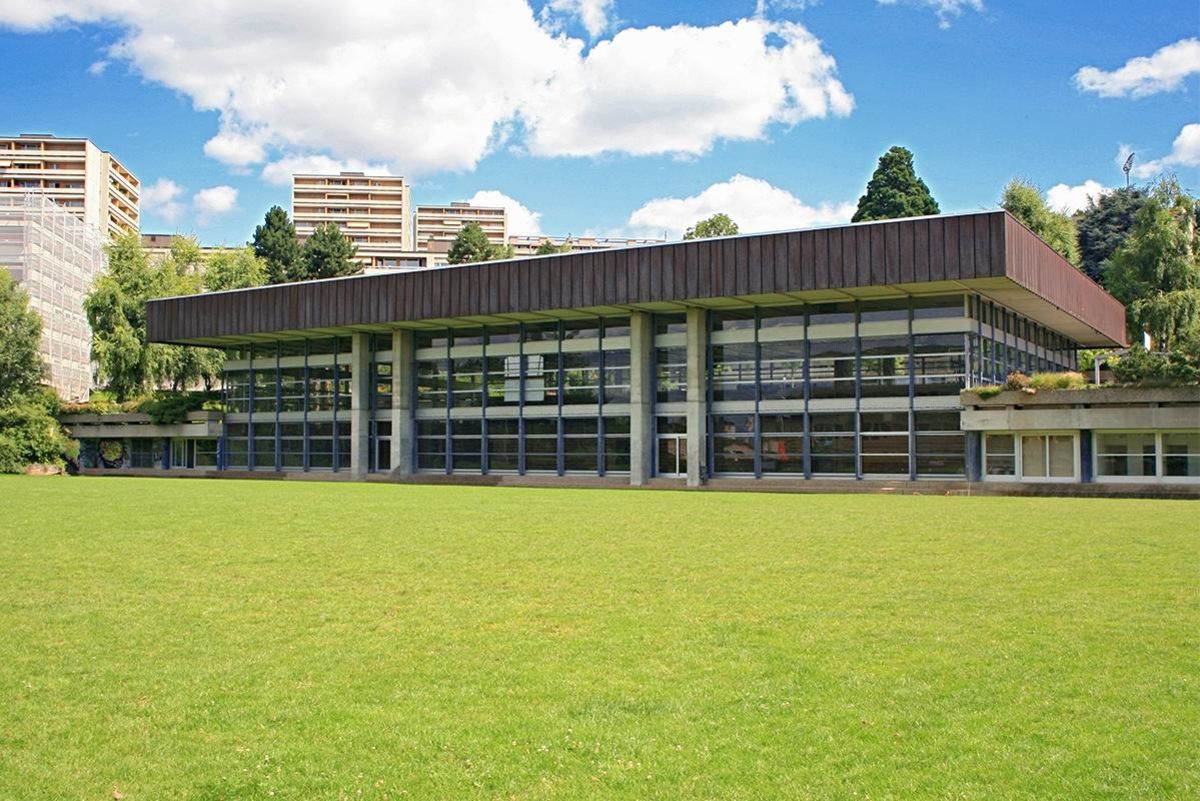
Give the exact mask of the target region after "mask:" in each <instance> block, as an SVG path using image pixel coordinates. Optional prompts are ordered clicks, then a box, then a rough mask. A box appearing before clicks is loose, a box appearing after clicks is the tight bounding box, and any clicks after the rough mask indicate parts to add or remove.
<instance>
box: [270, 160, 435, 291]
mask: <svg viewBox="0 0 1200 801" xmlns="http://www.w3.org/2000/svg"><path fill="white" fill-rule="evenodd" d="M411 195H412V192H411V188H410V187H409V186H408V184H407V183H405V181H404V179H403V178H401V177H398V176H393V175H365V174H364V173H361V172H341V173H338V174H337V175H307V174H306V175H293V176H292V219H293V221H294V222H295V224H296V235H297V236H298V237H299V239H300V241H301V242H303V241H304V240H306V239H308V237H309V236H311V235H312V232H313V231H314V230H316V227H317V226H318V225H320V224H321V223H334V224H335V225H337V226H338V228H340V229H341V231H342V233H343V234H345V235H346V236H347V237H349V239H350V241H351V242H353V243H354V244H355V246H356V247H357V248H358V253H357V256H356V258H355V260H356V261H358V262H360V263H362V264H363V265H364V267H366V269H367V271H370V272H374V271H384V270H403V269H415V268H420V267H427V266H430V264H431V259H430V258H429V256H428V255H427V254H424V253H417V252H415V250H414V247H413V232H412V220H411V214H412V205H411V204H412V198H411Z"/></svg>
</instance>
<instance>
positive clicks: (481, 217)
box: [415, 203, 508, 264]
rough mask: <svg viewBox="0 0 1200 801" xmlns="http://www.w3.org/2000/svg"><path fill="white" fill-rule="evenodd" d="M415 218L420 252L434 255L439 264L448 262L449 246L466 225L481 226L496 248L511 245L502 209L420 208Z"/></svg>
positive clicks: (462, 205) (458, 205)
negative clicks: (475, 224)
mask: <svg viewBox="0 0 1200 801" xmlns="http://www.w3.org/2000/svg"><path fill="white" fill-rule="evenodd" d="M416 218H417V222H416V226H415V228H416V237H417V243H416V244H417V250H420V251H424V252H426V253H432V254H434V258H435V259H436V260H437V262H438V263H439V264H445V263H446V254H447V253H448V252H449V251H450V245H452V244H453V243H454V238H455V237H456V236H458V232H459V231H460V230H462V227H463V226H464V225H466V224H467V223H472V222H473V223H479V227H480V228H482V229H483V233H484V235H485V236H486V237H487V240H488V242H490V243H491V244H493V245H495V246H497V247H504V246H505V245H506V244H508V212H507V211H506V210H505V209H504V207H503V206H472V205H471V204H470V203H450V204H449V205H443V206H417V214H416Z"/></svg>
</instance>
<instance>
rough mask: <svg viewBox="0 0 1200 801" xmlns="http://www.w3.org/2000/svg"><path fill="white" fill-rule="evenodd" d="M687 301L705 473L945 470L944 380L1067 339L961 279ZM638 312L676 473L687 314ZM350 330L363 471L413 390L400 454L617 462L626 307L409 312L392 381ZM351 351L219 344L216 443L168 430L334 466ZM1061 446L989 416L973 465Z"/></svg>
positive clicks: (347, 404)
mask: <svg viewBox="0 0 1200 801" xmlns="http://www.w3.org/2000/svg"><path fill="white" fill-rule="evenodd" d="M704 320H705V328H706V330H705V331H704V333H705V334H706V336H705V337H704V338H703V340H704V342H705V346H704V350H703V351H701V352H700V354H699V355H700V357H702V358H700V359H698V363H702V364H703V365H704V370H705V375H704V376H702V377H701V378H702V379H703V380H694V379H695V378H696V377H691V378H693V380H692V381H691V382H690V383H691V385H692V387H697V388H698V387H703V388H704V392H705V397H704V401H705V404H704V412H705V413H704V417H703V420H704V426H705V427H706V431H705V434H706V438H705V448H706V450H703V449H702V451H701V461H702V462H703V464H702V466H701V467H702V470H703V471H704V472H705V473H706V474H707V475H709V476H736V477H747V478H771V477H791V478H826V477H829V478H846V479H860V478H884V479H896V478H907V479H917V478H923V477H929V478H938V477H944V478H962V477H964V476H965V475H966V473H967V447H966V440H965V437H964V434H963V433H962V432H961V431H960V429H959V425H958V409H959V403H958V393H959V392H960V391H961V390H962V389H964V388H966V387H969V386H972V385H975V384H987V383H996V382H1001V381H1003V380H1004V379H1005V377H1006V375H1007V374H1008V373H1009V372H1012V371H1013V370H1018V369H1019V370H1023V371H1025V372H1036V371H1039V370H1054V369H1063V368H1067V367H1071V366H1072V365H1073V363H1074V358H1075V354H1074V351H1073V349H1072V345H1071V343H1070V342H1069V341H1068V340H1066V339H1065V338H1063V337H1061V336H1060V335H1058V334H1056V333H1054V332H1051V331H1048V330H1046V329H1043V328H1041V327H1039V326H1037V325H1035V324H1033V323H1032V322H1030V321H1028V320H1026V319H1024V318H1022V317H1021V316H1020V315H1018V314H1016V313H1015V312H1013V311H1011V310H1009V309H1006V308H1004V307H1001V306H998V305H996V304H994V303H991V302H989V301H986V300H984V299H982V298H979V297H977V296H971V295H966V294H950V295H940V296H932V297H911V298H901V299H886V300H876V301H854V302H831V303H818V304H806V305H803V304H793V305H770V306H741V307H739V308H736V309H719V310H717V309H714V310H710V311H707V312H705V314H704ZM648 330H649V331H650V332H651V336H652V341H651V342H647V343H645V348H646V352H647V354H648V358H649V359H650V360H651V367H650V373H649V376H650V378H651V380H652V386H650V387H648V388H646V394H645V395H644V396H643V397H646V398H647V402H648V403H649V404H650V406H651V409H652V411H651V416H652V420H653V426H652V428H651V431H650V432H649V437H650V439H651V441H650V442H649V443H647V445H646V447H647V448H648V449H649V450H650V451H651V452H652V453H653V471H654V473H655V474H657V475H662V476H681V475H686V474H687V471H688V448H687V445H688V433H687V415H688V408H687V405H688V404H687V402H688V392H689V375H688V341H689V332H688V328H687V316H686V315H685V314H684V313H682V312H676V313H659V314H654V315H653V316H652V319H651V320H650V328H649V329H648ZM366 341H367V342H368V347H369V351H370V352H369V354H366V359H365V363H367V364H368V365H369V369H370V371H371V373H370V376H369V379H368V380H367V381H366V382H365V386H366V389H365V390H364V392H365V394H366V395H367V398H368V404H369V413H368V415H367V419H368V430H367V443H368V447H367V453H366V455H365V456H364V459H365V464H367V466H368V469H369V470H370V471H373V472H388V471H390V470H391V469H393V467H395V465H394V464H393V462H394V459H395V456H394V451H393V439H394V436H395V434H396V432H394V431H393V430H392V429H393V425H394V418H393V415H394V411H393V409H394V408H396V407H397V406H401V407H405V408H411V410H412V411H411V414H412V416H413V431H412V452H411V463H412V465H413V469H414V470H415V471H417V472H426V473H444V474H468V475H471V474H474V475H478V474H489V473H501V474H502V473H514V474H551V475H567V474H578V475H593V476H594V475H608V474H618V475H620V474H627V473H628V472H629V471H630V466H631V458H632V457H631V452H632V448H631V440H630V431H631V420H630V412H631V405H630V403H631V400H633V399H632V398H631V393H632V389H633V383H634V382H633V376H632V373H631V365H632V363H633V360H632V359H631V350H630V347H631V326H630V320H629V318H628V317H623V316H611V317H602V316H592V317H582V316H581V317H578V318H573V319H566V320H539V321H528V322H521V323H516V322H513V323H503V324H495V325H492V324H489V325H474V326H467V327H453V328H450V327H447V328H427V329H421V330H415V331H413V332H412V335H411V342H412V347H413V350H412V352H411V353H410V354H406V355H405V359H408V358H411V360H412V364H411V371H410V372H408V373H407V374H408V375H409V378H408V380H407V381H406V383H405V385H403V386H402V385H400V382H398V381H397V380H396V376H395V375H393V369H394V359H393V356H394V354H393V353H392V342H393V338H392V334H390V333H380V334H370V335H368V336H367V337H366ZM351 351H352V340H351V338H350V337H345V336H343V337H321V338H312V339H301V340H290V341H283V342H265V343H254V344H252V345H246V346H241V347H237V348H232V349H230V350H229V352H228V354H227V361H226V364H225V371H224V376H223V385H222V386H223V397H224V402H225V406H226V409H227V414H226V419H225V428H224V432H225V434H224V437H223V438H222V439H221V440H220V441H219V442H218V443H217V445H216V447H215V448H198V447H196V446H180V448H181V450H180V451H179V454H180V455H179V458H180V459H181V460H183V461H184V462H185V463H188V464H191V465H194V466H201V465H208V464H210V463H212V464H215V465H217V466H219V467H220V468H222V469H231V470H275V471H343V470H348V469H350V467H351V463H350V457H351V454H350V439H351V437H350V433H351V432H350V426H351V400H352V399H351V385H352V383H354V382H352V378H354V376H352V374H351V369H352V364H353V363H355V362H354V359H353V354H352V352H351ZM358 363H360V364H361V363H363V362H362V361H360V362H358ZM363 383H364V382H362V381H359V382H358V384H359V385H362V384H363ZM693 391H694V390H693ZM400 400H403V401H404V402H403V403H399V401H400ZM358 408H360V409H361V407H358ZM1181 436H1185V435H1181ZM1036 437H1040V438H1038V439H1036V441H1035V438H1036ZM1181 443H1182V444H1181ZM189 447H190V449H189ZM1106 447H1107V445H1106ZM1153 448H1154V456H1153V461H1154V466H1155V470H1158V471H1161V472H1162V473H1163V474H1167V473H1168V471H1174V472H1176V473H1184V474H1189V475H1190V474H1191V473H1190V472H1189V471H1195V470H1197V461H1196V459H1197V457H1196V455H1195V449H1194V448H1193V447H1192V443H1191V442H1190V441H1185V440H1180V441H1179V442H1176V441H1175V440H1172V441H1171V443H1168V442H1167V441H1166V440H1165V439H1157V440H1155V442H1154V445H1153ZM1077 451H1078V447H1077V444H1076V442H1075V440H1074V439H1072V438H1071V437H1070V435H1067V436H1066V438H1065V439H1064V438H1063V437H1061V436H1057V435H1053V434H1042V435H1032V434H1031V435H1027V436H1026V435H1020V434H1018V435H1015V436H1014V435H1001V436H995V437H993V436H989V437H988V445H987V449H986V453H987V457H986V460H985V464H984V470H985V472H986V473H987V474H988V475H990V476H995V477H1004V476H1009V477H1014V478H1015V477H1017V476H1021V475H1027V476H1030V477H1038V476H1044V477H1046V478H1058V477H1066V476H1067V475H1075V474H1076V473H1077V463H1078V456H1077ZM1120 454H1121V451H1120V450H1119V448H1118V446H1117V442H1116V441H1115V440H1114V441H1112V443H1111V448H1110V449H1109V450H1107V451H1100V450H1097V458H1098V459H1101V460H1102V461H1103V463H1104V465H1106V467H1105V468H1104V469H1105V470H1112V471H1117V470H1119V469H1124V470H1126V471H1129V470H1133V469H1134V468H1132V467H1129V464H1130V463H1129V462H1128V459H1127V460H1126V463H1125V466H1124V467H1121V464H1122V463H1121V462H1120V459H1121V458H1122V457H1121V455H1120ZM144 458H145V457H144V456H143V455H139V456H138V459H139V460H144ZM693 458H694V455H693ZM406 459H407V457H406ZM1105 460H1106V461H1105ZM1142 464H1143V469H1144V467H1145V465H1147V464H1149V463H1148V462H1145V460H1144V458H1143V462H1142ZM692 467H693V468H694V467H695V465H692ZM1097 474H1100V470H1099V469H1097ZM1108 474H1109V473H1105V475H1108ZM1111 474H1112V475H1117V473H1115V472H1113V473H1111ZM1126 474H1129V473H1126Z"/></svg>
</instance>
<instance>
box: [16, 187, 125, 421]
mask: <svg viewBox="0 0 1200 801" xmlns="http://www.w3.org/2000/svg"><path fill="white" fill-rule="evenodd" d="M105 263H106V261H105V255H104V238H103V237H102V236H101V234H100V232H99V231H97V230H96V229H95V228H93V227H92V226H90V225H88V224H86V223H84V222H83V221H82V220H80V219H79V218H78V217H77V216H75V215H74V214H72V213H71V212H70V211H68V210H66V209H64V208H63V207H61V206H59V205H57V204H56V203H54V202H53V201H51V200H50V199H48V198H46V197H44V196H41V195H36V194H26V195H21V196H5V197H0V269H7V270H8V271H9V273H10V274H11V275H12V277H13V278H14V279H15V280H16V281H17V283H18V284H20V285H21V286H22V287H23V288H24V289H25V291H26V292H28V293H29V306H30V308H32V309H33V310H34V311H36V312H37V313H38V315H40V316H41V318H42V340H41V351H42V356H43V357H44V358H45V360H46V363H47V365H49V368H50V384H51V386H53V387H54V388H55V389H56V390H58V392H59V395H61V396H62V397H63V398H64V399H65V400H86V399H87V397H88V393H89V392H90V391H91V387H92V373H93V370H92V359H91V345H92V332H91V329H90V328H89V327H88V321H87V315H86V314H85V313H84V310H83V299H84V296H85V295H87V293H88V292H90V291H91V288H92V282H93V281H94V280H95V278H96V276H97V275H98V274H99V273H100V272H101V271H102V270H103V269H104V267H105Z"/></svg>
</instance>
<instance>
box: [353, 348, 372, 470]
mask: <svg viewBox="0 0 1200 801" xmlns="http://www.w3.org/2000/svg"><path fill="white" fill-rule="evenodd" d="M371 384H372V382H371V335H370V334H363V333H355V334H353V335H352V336H351V350H350V474H351V475H352V476H354V477H355V478H365V477H366V475H367V473H368V472H370V469H371V459H370V448H371V389H372V386H371Z"/></svg>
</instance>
